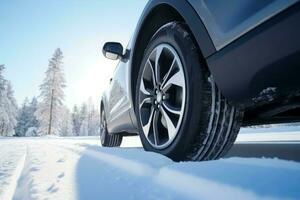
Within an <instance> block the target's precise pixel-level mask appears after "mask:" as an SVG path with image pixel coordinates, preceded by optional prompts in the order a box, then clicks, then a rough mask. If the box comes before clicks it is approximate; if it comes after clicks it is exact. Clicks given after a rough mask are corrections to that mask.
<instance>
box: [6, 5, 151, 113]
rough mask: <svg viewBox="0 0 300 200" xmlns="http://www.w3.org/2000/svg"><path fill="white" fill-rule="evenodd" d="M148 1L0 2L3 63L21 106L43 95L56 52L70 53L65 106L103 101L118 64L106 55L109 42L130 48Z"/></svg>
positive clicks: (67, 58)
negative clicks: (51, 59) (103, 54)
mask: <svg viewBox="0 0 300 200" xmlns="http://www.w3.org/2000/svg"><path fill="white" fill-rule="evenodd" d="M145 4H146V0H124V1H123V0H26V1H24V0H0V8H1V11H0V64H5V66H6V72H5V76H6V78H7V79H9V80H11V81H12V84H13V87H14V89H15V96H16V98H17V101H18V103H19V104H21V103H22V101H23V99H24V98H25V97H29V98H31V97H32V96H38V95H39V85H40V84H41V82H42V80H43V78H44V72H45V71H46V69H47V67H48V60H49V59H50V58H51V56H52V54H53V52H54V50H55V49H56V48H57V47H60V48H61V49H62V51H63V53H64V67H65V74H66V79H67V88H66V90H65V92H66V98H65V100H66V101H65V102H66V104H67V105H68V106H69V107H70V108H71V107H72V106H73V104H75V103H76V104H80V103H81V102H83V101H85V100H87V99H88V98H89V96H92V97H93V99H94V100H95V101H97V100H98V99H99V98H100V96H101V93H102V91H103V90H104V89H105V87H106V86H107V84H108V81H109V79H110V77H111V76H112V74H113V71H114V68H115V65H116V64H117V62H116V61H110V60H107V59H105V58H104V57H103V56H102V53H101V49H102V46H103V44H104V42H105V41H119V42H121V43H122V44H123V45H124V46H126V45H127V43H128V41H129V40H130V37H131V35H132V33H133V32H134V28H135V26H136V23H137V21H138V18H139V16H140V14H141V12H142V10H143V8H144V6H145Z"/></svg>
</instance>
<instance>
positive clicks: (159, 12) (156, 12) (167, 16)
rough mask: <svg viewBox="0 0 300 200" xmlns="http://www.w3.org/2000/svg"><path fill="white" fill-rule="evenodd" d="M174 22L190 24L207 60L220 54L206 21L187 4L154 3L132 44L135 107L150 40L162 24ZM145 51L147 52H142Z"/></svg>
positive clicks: (157, 0) (156, 0)
mask: <svg viewBox="0 0 300 200" xmlns="http://www.w3.org/2000/svg"><path fill="white" fill-rule="evenodd" d="M172 21H181V22H184V23H186V24H187V26H188V27H189V29H190V31H191V33H192V34H193V36H194V38H195V41H196V42H197V44H198V47H199V51H200V55H202V58H206V57H208V56H210V55H212V54H213V53H215V52H216V49H215V47H214V45H213V43H212V40H211V38H210V36H209V35H208V32H207V30H206V28H205V26H204V24H203V22H202V21H201V19H200V17H199V16H198V14H197V13H196V11H195V10H194V8H193V7H192V6H191V5H190V4H189V3H188V2H187V1H175V0H153V1H150V2H149V3H148V4H147V6H146V8H145V9H144V11H143V14H142V16H141V18H140V21H139V23H138V25H137V28H136V31H135V34H134V37H133V40H132V43H131V49H132V52H131V59H130V60H131V73H130V79H129V80H131V81H130V89H131V92H130V93H131V100H132V105H134V103H135V88H136V83H137V80H136V77H137V74H138V71H139V67H140V62H141V61H142V58H143V54H144V50H145V49H146V47H147V45H148V41H149V40H150V39H151V37H152V36H153V34H154V33H155V32H156V31H157V30H158V29H159V28H160V27H161V26H162V25H164V24H166V23H168V22H172ZM141 49H142V50H143V51H140V50H141Z"/></svg>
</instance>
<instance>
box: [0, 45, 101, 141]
mask: <svg viewBox="0 0 300 200" xmlns="http://www.w3.org/2000/svg"><path fill="white" fill-rule="evenodd" d="M4 69H5V67H4V65H0V136H19V137H24V136H43V135H59V136H91V135H99V131H100V130H99V126H100V125H99V123H100V122H99V121H100V120H99V118H100V116H99V109H98V108H97V106H95V105H94V104H93V102H92V100H91V98H90V99H89V100H88V101H87V102H84V103H82V105H80V106H77V105H75V106H74V108H73V110H72V111H70V110H69V109H68V108H67V107H66V106H65V105H64V98H65V94H64V88H65V87H66V80H65V75H64V70H63V53H62V51H61V50H60V49H59V48H58V49H56V50H55V52H54V54H53V56H52V58H51V59H50V60H49V65H48V69H47V71H46V73H45V75H46V76H45V78H44V80H43V82H42V84H41V85H40V95H39V96H38V97H37V98H36V97H33V98H32V99H30V100H29V99H28V98H26V99H25V100H24V102H23V104H22V106H21V107H20V108H18V105H17V103H16V100H15V98H14V91H13V89H12V85H11V83H10V81H8V80H6V79H5V78H4V75H3V72H4Z"/></svg>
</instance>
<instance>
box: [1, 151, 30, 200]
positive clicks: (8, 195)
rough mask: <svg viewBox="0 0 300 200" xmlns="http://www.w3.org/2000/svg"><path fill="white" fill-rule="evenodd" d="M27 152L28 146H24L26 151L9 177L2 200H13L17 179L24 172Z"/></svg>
mask: <svg viewBox="0 0 300 200" xmlns="http://www.w3.org/2000/svg"><path fill="white" fill-rule="evenodd" d="M27 151H28V146H27V145H26V150H25V153H24V155H23V156H22V157H21V158H20V160H19V162H18V164H17V167H16V168H15V170H14V172H13V174H12V176H11V177H10V184H9V186H8V187H7V188H6V189H5V192H4V194H3V196H2V198H3V200H10V199H13V197H14V195H15V192H16V189H17V186H18V182H19V179H20V177H21V174H22V172H23V170H24V167H25V162H26V157H27Z"/></svg>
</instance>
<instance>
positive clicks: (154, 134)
mask: <svg viewBox="0 0 300 200" xmlns="http://www.w3.org/2000/svg"><path fill="white" fill-rule="evenodd" d="M158 115H159V112H157V111H154V116H153V125H152V128H153V138H154V143H155V145H158V144H159V136H158V134H159V132H158V128H157V123H158Z"/></svg>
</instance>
